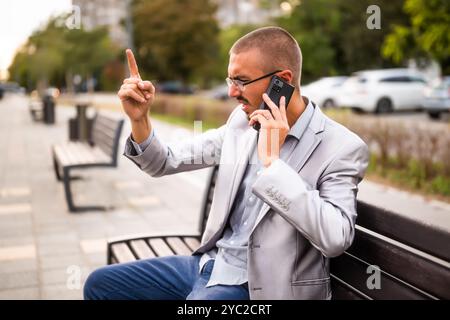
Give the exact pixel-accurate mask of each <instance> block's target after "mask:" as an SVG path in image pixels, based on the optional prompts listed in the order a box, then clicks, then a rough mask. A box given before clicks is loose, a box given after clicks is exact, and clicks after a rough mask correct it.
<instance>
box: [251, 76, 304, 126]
mask: <svg viewBox="0 0 450 320" xmlns="http://www.w3.org/2000/svg"><path fill="white" fill-rule="evenodd" d="M294 90H295V87H294V86H293V85H291V84H289V83H287V82H286V81H284V80H283V79H281V78H280V77H278V76H273V77H272V79H271V80H270V84H269V86H268V87H267V90H266V93H267V95H268V96H269V98H270V99H271V100H272V101H273V102H274V103H275V104H276V105H277V106H279V105H280V99H281V97H283V96H284V97H285V99H286V109H287V107H288V105H289V101H290V100H291V97H292V93H293V92H294ZM259 109H266V110H269V111H270V108H269V106H268V105H267V104H266V103H265V102H264V100H263V102H261V104H260V106H259ZM260 128H261V125H260V124H259V122H256V123H255V124H254V125H253V129H255V130H257V131H259V129H260Z"/></svg>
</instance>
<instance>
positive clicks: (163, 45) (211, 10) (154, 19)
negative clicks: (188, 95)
mask: <svg viewBox="0 0 450 320" xmlns="http://www.w3.org/2000/svg"><path fill="white" fill-rule="evenodd" d="M215 12H216V5H214V4H213V2H212V1H210V0H194V1H188V0H138V1H136V3H135V5H134V9H133V17H134V18H133V21H134V39H135V43H136V47H137V48H138V50H137V56H138V59H139V66H140V67H141V69H142V70H141V73H143V74H141V75H146V76H150V75H151V77H150V78H152V77H156V78H157V79H158V80H173V79H177V80H181V81H183V82H189V81H196V82H199V83H200V84H202V85H204V84H206V83H207V82H209V80H210V79H211V77H213V76H214V72H215V63H216V62H217V60H218V56H219V43H218V34H219V27H218V25H217V21H216V19H215Z"/></svg>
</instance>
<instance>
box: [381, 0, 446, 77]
mask: <svg viewBox="0 0 450 320" xmlns="http://www.w3.org/2000/svg"><path fill="white" fill-rule="evenodd" d="M403 9H404V11H405V12H406V14H407V15H408V16H409V21H408V23H405V24H397V25H395V27H394V29H393V31H392V32H391V33H390V34H389V35H388V36H387V37H386V39H385V41H384V44H383V55H384V56H385V57H387V58H390V59H392V60H393V61H395V62H397V63H400V62H403V61H404V60H406V59H411V58H412V59H416V60H421V59H424V58H425V59H435V60H436V61H438V62H439V63H440V65H441V68H442V70H443V71H444V73H447V74H448V73H449V72H450V2H449V1H448V0H406V1H405V4H404V7H403Z"/></svg>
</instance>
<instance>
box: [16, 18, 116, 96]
mask: <svg viewBox="0 0 450 320" xmlns="http://www.w3.org/2000/svg"><path fill="white" fill-rule="evenodd" d="M65 18H66V15H60V16H57V17H54V18H51V19H49V21H48V23H47V25H46V26H45V27H44V28H42V29H40V30H37V31H35V32H34V33H33V34H32V35H31V36H30V37H29V38H28V40H27V42H26V44H25V45H24V46H23V47H22V48H21V49H20V50H19V51H18V53H17V54H16V56H15V57H14V59H13V63H12V64H11V66H10V68H9V73H10V78H11V79H12V80H15V81H18V82H19V83H20V84H21V85H23V86H26V87H27V88H28V89H29V90H31V89H32V88H35V87H40V88H41V89H42V88H45V87H46V86H48V85H53V86H58V87H62V86H63V85H65V84H66V82H67V84H68V85H69V86H70V79H71V78H72V75H73V74H80V75H82V76H83V77H84V78H85V79H88V78H90V77H92V75H99V74H101V72H102V69H103V68H104V66H105V65H107V64H108V63H109V62H110V61H112V60H114V58H116V57H117V56H118V54H119V53H118V52H119V51H118V48H117V47H116V46H115V45H114V44H112V43H111V41H110V39H109V37H108V33H107V30H106V29H104V28H100V29H95V30H92V31H85V30H83V29H72V30H70V29H68V28H66V27H65V26H64V24H63V21H65Z"/></svg>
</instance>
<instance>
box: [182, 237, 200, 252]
mask: <svg viewBox="0 0 450 320" xmlns="http://www.w3.org/2000/svg"><path fill="white" fill-rule="evenodd" d="M183 240H184V242H185V243H186V244H187V245H188V247H189V248H190V249H191V250H192V251H195V250H197V249H198V248H199V247H200V241H198V239H196V238H193V237H184V238H183Z"/></svg>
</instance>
